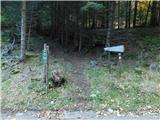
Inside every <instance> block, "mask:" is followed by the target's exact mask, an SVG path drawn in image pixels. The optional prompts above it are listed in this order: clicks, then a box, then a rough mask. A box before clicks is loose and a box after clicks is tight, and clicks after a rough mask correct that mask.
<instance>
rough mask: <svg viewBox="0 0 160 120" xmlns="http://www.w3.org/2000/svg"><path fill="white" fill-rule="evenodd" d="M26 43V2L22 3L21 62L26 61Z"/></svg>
mask: <svg viewBox="0 0 160 120" xmlns="http://www.w3.org/2000/svg"><path fill="white" fill-rule="evenodd" d="M25 42H26V1H22V9H21V51H20V52H21V53H20V61H24V60H25V49H26V48H25V47H26V46H25Z"/></svg>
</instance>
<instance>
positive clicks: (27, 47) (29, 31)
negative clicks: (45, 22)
mask: <svg viewBox="0 0 160 120" xmlns="http://www.w3.org/2000/svg"><path fill="white" fill-rule="evenodd" d="M32 19H33V6H32V10H31V16H30V23H29V30H28V39H27V44H26V49H27V50H29V49H30V48H29V47H30V46H29V42H30V36H31V29H32Z"/></svg>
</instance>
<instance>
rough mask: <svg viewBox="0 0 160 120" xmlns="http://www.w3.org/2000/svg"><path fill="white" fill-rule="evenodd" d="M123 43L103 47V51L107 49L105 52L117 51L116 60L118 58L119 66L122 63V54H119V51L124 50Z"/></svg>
mask: <svg viewBox="0 0 160 120" xmlns="http://www.w3.org/2000/svg"><path fill="white" fill-rule="evenodd" d="M124 50H125V49H124V45H118V46H112V47H105V48H104V51H107V52H116V53H118V60H119V66H120V68H121V66H122V65H121V64H122V56H121V53H123V52H124Z"/></svg>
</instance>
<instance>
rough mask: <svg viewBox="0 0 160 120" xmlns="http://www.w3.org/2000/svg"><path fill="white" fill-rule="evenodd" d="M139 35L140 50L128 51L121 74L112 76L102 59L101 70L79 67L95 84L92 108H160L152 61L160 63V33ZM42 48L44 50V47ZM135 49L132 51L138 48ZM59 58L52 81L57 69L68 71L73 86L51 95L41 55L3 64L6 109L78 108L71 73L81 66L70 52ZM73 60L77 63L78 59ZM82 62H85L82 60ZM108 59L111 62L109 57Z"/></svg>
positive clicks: (158, 76) (159, 78)
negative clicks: (23, 61) (12, 64)
mask: <svg viewBox="0 0 160 120" xmlns="http://www.w3.org/2000/svg"><path fill="white" fill-rule="evenodd" d="M136 32H137V31H136ZM139 33H140V34H139ZM135 34H138V35H139V36H137V39H138V40H136V41H132V42H133V44H132V46H133V45H135V47H137V48H136V51H134V50H132V49H131V50H132V51H131V50H128V49H127V50H128V51H126V52H125V53H124V54H123V57H124V64H123V66H122V69H121V71H120V68H119V67H118V66H116V65H112V71H111V73H110V72H109V70H108V65H107V64H106V63H104V64H103V65H100V64H99V61H98V60H97V62H98V65H95V66H91V65H90V59H85V60H84V61H82V60H81V61H78V63H79V65H82V66H84V67H83V69H84V73H85V75H86V76H87V78H86V79H87V80H88V81H89V82H90V84H91V93H90V96H89V97H88V99H87V102H88V104H89V105H90V106H92V107H91V109H92V110H107V109H108V108H112V109H113V110H120V111H123V112H129V111H137V110H140V109H141V108H149V109H153V110H155V109H159V108H160V102H159V99H160V72H159V71H158V69H153V70H150V69H149V65H150V64H151V63H156V64H160V55H159V47H160V44H159V43H160V42H159V41H160V39H159V38H160V36H159V34H158V35H157V34H151V35H147V34H148V33H147V32H143V31H138V33H135ZM150 39H152V41H150ZM37 41H38V40H37ZM39 46H40V45H39ZM41 46H42V47H43V44H41ZM132 46H130V48H134V47H132ZM53 48H54V47H53ZM128 48H129V47H128ZM142 49H145V51H144V52H143V55H142V56H141V58H140V59H139V58H138V55H139V53H140V51H141V50H142ZM57 54H58V55H61V56H58V55H57V56H58V57H55V56H54V58H50V70H49V78H51V72H52V71H53V70H59V71H62V72H63V74H64V77H65V78H66V79H67V80H68V82H67V83H66V84H65V85H64V86H62V87H60V88H56V89H49V91H48V93H47V92H46V89H45V85H44V83H43V82H42V79H43V65H42V62H41V54H37V53H36V54H33V53H27V61H26V63H25V64H18V65H16V66H14V67H10V66H9V65H10V64H11V63H12V62H10V60H9V59H8V58H7V59H6V60H5V62H3V60H2V82H1V86H2V92H1V94H2V108H3V109H6V108H10V109H16V110H25V109H36V110H37V109H40V110H41V109H52V110H57V109H60V108H67V109H70V108H69V107H72V106H74V105H75V104H78V101H77V100H76V99H75V97H74V92H75V91H76V90H75V89H76V88H75V86H74V85H73V84H72V82H71V81H70V79H71V78H72V76H71V72H75V70H76V68H78V66H77V67H75V65H74V64H72V63H70V62H69V61H67V60H66V59H65V58H66V56H67V55H68V54H67V53H62V54H59V53H57ZM16 55H18V54H16ZM86 56H87V55H86ZM104 56H105V55H104ZM113 57H116V56H113ZM67 58H69V60H72V55H69V57H67ZM78 59H80V58H77V59H76V60H78ZM104 59H105V60H106V61H107V58H105V57H104ZM128 61H129V62H128ZM104 66H105V67H104ZM30 68H31V70H32V71H30ZM159 70H160V68H159ZM76 71H77V72H79V71H78V70H76ZM33 78H34V79H33Z"/></svg>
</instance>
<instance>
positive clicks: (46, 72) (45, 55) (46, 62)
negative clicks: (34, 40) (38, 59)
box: [42, 43, 49, 89]
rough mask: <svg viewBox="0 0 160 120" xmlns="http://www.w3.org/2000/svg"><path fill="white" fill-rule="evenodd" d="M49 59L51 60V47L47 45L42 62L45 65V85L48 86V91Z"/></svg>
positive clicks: (45, 45)
mask: <svg viewBox="0 0 160 120" xmlns="http://www.w3.org/2000/svg"><path fill="white" fill-rule="evenodd" d="M48 59H49V46H48V45H47V44H46V43H45V44H44V49H43V53H42V60H43V64H44V83H45V84H46V88H47V89H48V62H49V60H48Z"/></svg>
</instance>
